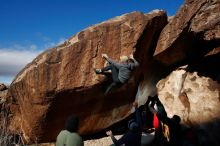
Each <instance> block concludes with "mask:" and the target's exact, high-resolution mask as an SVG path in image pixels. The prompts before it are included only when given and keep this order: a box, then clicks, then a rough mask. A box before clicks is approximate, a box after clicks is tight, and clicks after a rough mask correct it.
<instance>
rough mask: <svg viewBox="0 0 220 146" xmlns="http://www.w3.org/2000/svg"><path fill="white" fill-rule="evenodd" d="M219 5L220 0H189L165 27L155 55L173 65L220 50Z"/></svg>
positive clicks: (164, 62) (166, 63) (165, 63)
mask: <svg viewBox="0 0 220 146" xmlns="http://www.w3.org/2000/svg"><path fill="white" fill-rule="evenodd" d="M219 8H220V1H219V0H193V1H192V0H186V1H185V3H184V4H183V5H182V6H181V8H180V9H179V11H178V12H177V14H176V15H175V16H174V17H173V18H172V20H171V21H170V22H169V24H168V25H167V26H166V27H165V28H164V29H163V30H162V32H161V35H160V38H159V41H158V43H157V47H156V51H155V53H154V57H155V59H157V60H159V61H160V62H161V63H163V64H164V65H166V66H170V65H173V64H176V63H181V62H190V61H191V60H195V58H199V57H201V56H203V55H204V54H206V53H207V52H210V51H213V50H215V51H214V52H215V53H218V52H220V49H216V47H219V46H220V41H219V40H220V31H219V30H220V23H219V22H220V17H219V13H220V10H219Z"/></svg>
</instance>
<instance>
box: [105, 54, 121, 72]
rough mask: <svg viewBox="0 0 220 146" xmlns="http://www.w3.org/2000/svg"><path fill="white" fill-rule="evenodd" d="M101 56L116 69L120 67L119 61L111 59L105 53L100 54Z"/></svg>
mask: <svg viewBox="0 0 220 146" xmlns="http://www.w3.org/2000/svg"><path fill="white" fill-rule="evenodd" d="M102 57H103V58H105V59H106V60H107V61H108V62H109V63H110V64H112V65H114V66H115V67H116V68H117V69H119V68H120V67H121V64H120V63H117V62H116V61H114V60H113V59H111V58H109V57H108V55H107V54H102Z"/></svg>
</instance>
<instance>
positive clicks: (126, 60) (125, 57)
mask: <svg viewBox="0 0 220 146" xmlns="http://www.w3.org/2000/svg"><path fill="white" fill-rule="evenodd" d="M128 59H129V58H128V56H125V55H124V56H121V57H120V60H121V61H123V62H128Z"/></svg>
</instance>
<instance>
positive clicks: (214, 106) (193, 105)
mask: <svg viewBox="0 0 220 146" xmlns="http://www.w3.org/2000/svg"><path fill="white" fill-rule="evenodd" d="M219 66H220V54H218V55H214V56H208V57H206V58H204V59H203V60H200V61H199V62H198V63H195V64H191V65H188V66H183V67H180V68H178V69H176V70H174V71H173V72H172V73H171V74H170V75H169V76H167V77H166V78H165V79H162V80H160V81H159V82H158V84H157V88H158V94H159V98H160V100H161V102H162V103H163V104H164V107H165V109H166V111H167V113H168V116H169V117H172V116H173V115H175V114H176V115H179V116H180V117H181V119H182V124H184V125H187V126H189V127H193V128H195V130H196V131H197V136H198V140H199V145H201V146H207V145H212V146H219V145H220V135H219V131H220V108H219V106H220V69H219Z"/></svg>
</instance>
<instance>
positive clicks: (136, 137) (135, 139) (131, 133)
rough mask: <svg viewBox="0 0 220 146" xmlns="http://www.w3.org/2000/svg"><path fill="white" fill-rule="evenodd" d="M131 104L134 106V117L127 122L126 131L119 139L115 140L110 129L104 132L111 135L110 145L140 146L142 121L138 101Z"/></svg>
mask: <svg viewBox="0 0 220 146" xmlns="http://www.w3.org/2000/svg"><path fill="white" fill-rule="evenodd" d="M133 106H134V107H135V116H136V119H132V120H130V121H129V122H128V129H129V130H128V132H127V133H126V134H124V135H123V136H122V137H121V138H120V139H119V140H117V139H116V138H115V137H114V135H113V134H112V131H111V130H110V131H107V132H106V134H107V135H108V136H111V139H112V141H113V143H114V144H113V145H111V146H120V145H123V144H124V145H125V146H140V145H141V133H142V128H141V125H142V122H141V115H140V112H139V109H138V103H137V102H134V103H133Z"/></svg>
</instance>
